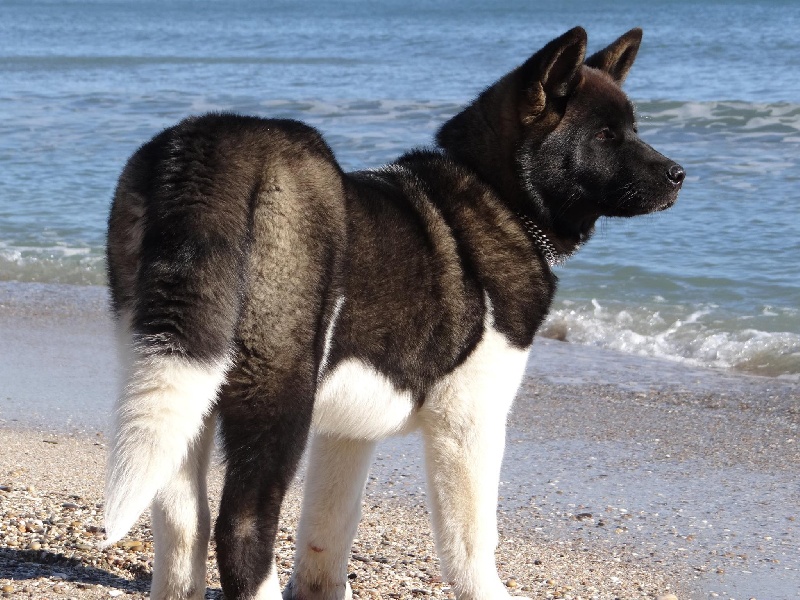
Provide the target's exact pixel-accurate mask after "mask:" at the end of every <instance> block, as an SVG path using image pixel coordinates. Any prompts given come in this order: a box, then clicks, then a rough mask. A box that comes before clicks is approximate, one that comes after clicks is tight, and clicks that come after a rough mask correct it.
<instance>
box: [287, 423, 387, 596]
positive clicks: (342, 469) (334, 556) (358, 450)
mask: <svg viewBox="0 0 800 600" xmlns="http://www.w3.org/2000/svg"><path fill="white" fill-rule="evenodd" d="M374 449H375V442H372V441H367V440H354V439H348V438H342V437H338V436H331V435H325V434H317V435H316V436H315V437H314V439H313V441H312V442H311V449H310V451H309V460H308V472H307V473H306V482H305V489H304V493H303V511H302V515H301V516H300V525H299V527H298V530H297V552H296V554H295V564H294V573H293V574H292V579H291V581H290V582H289V585H288V586H287V588H286V590H285V591H284V594H283V597H284V599H285V600H300V599H303V600H349V599H350V598H351V597H352V591H351V589H350V584H349V582H348V581H347V561H348V559H349V558H350V549H351V547H352V545H353V538H354V537H355V534H356V529H357V527H358V522H359V519H360V518H361V499H362V496H363V492H364V482H365V480H366V478H367V473H368V471H369V466H370V462H371V460H372V455H373V452H374Z"/></svg>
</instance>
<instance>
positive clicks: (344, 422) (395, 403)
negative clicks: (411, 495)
mask: <svg viewBox="0 0 800 600" xmlns="http://www.w3.org/2000/svg"><path fill="white" fill-rule="evenodd" d="M526 357H527V350H523V349H519V348H516V347H513V346H512V345H510V344H509V343H508V342H507V340H506V339H505V337H504V336H503V335H502V334H500V333H499V332H497V331H496V330H494V329H493V328H492V327H491V326H487V328H486V329H485V330H484V332H483V336H482V338H481V341H480V342H479V343H478V344H477V345H476V346H475V348H474V349H473V350H472V352H471V353H470V354H469V356H468V357H467V359H466V360H465V361H464V362H463V363H462V364H461V365H459V366H458V367H456V368H455V369H453V370H452V371H449V372H447V373H442V374H441V376H440V377H439V378H438V379H437V380H436V381H434V382H432V385H431V386H430V388H429V389H430V393H429V394H428V396H427V397H426V398H425V399H424V402H423V405H422V406H423V409H424V408H425V407H428V408H434V407H437V406H438V407H440V408H442V407H443V406H444V405H447V406H448V408H447V409H445V412H451V411H456V412H460V413H463V412H464V411H467V412H472V411H477V413H482V412H483V411H484V410H486V409H488V408H489V407H492V410H495V411H498V410H499V411H501V412H506V411H507V410H508V408H509V407H510V405H511V402H512V400H513V398H514V395H515V394H516V391H517V388H518V385H519V381H520V380H521V378H522V373H523V371H524V368H525V361H526ZM442 403H444V405H443V404H442ZM459 404H461V406H459ZM501 405H502V406H501ZM419 410H420V408H419V406H418V403H417V402H415V399H414V397H413V394H412V393H411V391H410V390H404V389H399V388H397V387H396V386H395V385H394V384H393V383H392V381H391V380H390V379H389V378H388V377H387V376H385V375H384V374H382V373H381V370H380V367H379V366H376V365H372V364H369V363H366V362H364V361H363V360H360V359H357V358H346V359H344V360H341V361H339V362H338V363H336V364H335V365H331V368H330V369H328V370H326V371H325V372H324V373H323V375H322V377H321V380H320V383H319V387H318V390H317V395H316V398H315V403H314V417H313V424H312V427H313V429H314V431H315V432H316V433H322V434H326V435H334V436H343V437H350V438H356V439H370V440H380V439H383V438H386V437H390V436H392V435H396V434H403V433H408V432H410V431H412V430H414V429H416V428H417V426H418V424H419V423H418V417H419ZM436 410H437V411H438V409H436ZM443 417H446V415H443Z"/></svg>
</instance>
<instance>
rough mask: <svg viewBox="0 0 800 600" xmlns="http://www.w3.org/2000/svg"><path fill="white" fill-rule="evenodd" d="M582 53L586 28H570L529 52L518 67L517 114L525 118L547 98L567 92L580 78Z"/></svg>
mask: <svg viewBox="0 0 800 600" xmlns="http://www.w3.org/2000/svg"><path fill="white" fill-rule="evenodd" d="M585 55H586V30H584V29H583V27H575V28H574V29H570V30H569V31H568V32H567V33H565V34H564V35H562V36H560V37H558V38H556V39H554V40H553V41H552V42H550V43H549V44H547V45H546V46H545V47H544V48H542V49H541V50H539V51H538V52H537V53H536V54H534V55H533V56H531V57H530V58H529V59H528V60H527V61H526V62H525V64H523V65H522V66H521V67H520V69H519V74H520V76H521V77H522V80H521V88H522V93H523V96H522V106H521V107H520V108H521V111H520V112H521V115H520V116H521V117H522V120H523V121H525V122H529V121H531V120H532V119H534V118H536V116H537V115H538V114H539V113H541V112H542V111H543V110H544V108H545V104H546V102H547V100H548V99H558V98H565V97H567V96H569V95H570V94H571V93H572V91H573V90H574V89H575V87H576V86H577V85H578V83H579V81H580V72H581V65H583V59H584V56H585Z"/></svg>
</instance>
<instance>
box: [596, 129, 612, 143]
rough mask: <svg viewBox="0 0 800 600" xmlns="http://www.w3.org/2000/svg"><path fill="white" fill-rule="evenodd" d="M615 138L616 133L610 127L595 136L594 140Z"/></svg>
mask: <svg viewBox="0 0 800 600" xmlns="http://www.w3.org/2000/svg"><path fill="white" fill-rule="evenodd" d="M615 137H616V136H615V135H614V132H613V131H611V130H610V129H609V128H608V127H603V129H601V130H600V131H598V132H597V133H595V134H594V139H596V140H601V141H606V140H613V139H614V138H615Z"/></svg>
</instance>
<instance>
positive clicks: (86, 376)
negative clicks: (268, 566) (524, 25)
mask: <svg viewBox="0 0 800 600" xmlns="http://www.w3.org/2000/svg"><path fill="white" fill-rule="evenodd" d="M104 307H105V292H104V290H102V289H99V288H78V287H76V288H72V287H69V286H37V285H24V286H20V285H18V284H17V285H14V284H0V382H1V383H0V528H1V529H0V593H2V594H3V595H5V596H8V597H20V598H25V597H33V598H42V597H65V598H69V597H75V598H108V597H113V596H114V595H117V594H118V593H120V595H122V594H124V595H126V596H128V597H135V598H140V597H143V593H144V590H146V587H147V580H148V575H149V572H150V566H151V564H152V562H151V561H152V545H151V536H150V532H149V529H148V526H149V525H148V520H147V518H146V517H145V518H143V519H142V520H141V521H140V524H139V525H138V526H137V529H136V530H134V531H133V532H132V533H131V536H130V538H129V540H128V544H127V546H125V547H117V548H113V549H111V550H109V551H100V550H99V549H97V547H96V542H97V540H99V539H100V538H101V537H102V532H101V531H100V528H101V526H102V522H101V520H102V517H101V512H102V511H101V507H102V504H101V503H102V475H103V461H104V457H105V450H106V448H105V444H106V438H105V435H104V434H103V429H104V428H105V424H106V421H107V415H108V413H109V410H110V406H111V403H112V401H113V396H114V393H115V389H116V381H115V378H116V366H115V362H114V342H113V336H112V334H111V329H110V325H109V322H108V318H107V317H106V315H105V312H104ZM799 425H800V403H798V395H797V384H795V383H793V382H788V381H781V380H777V379H764V378H755V377H747V376H741V375H735V374H729V373H719V372H715V371H708V370H701V369H692V368H688V367H685V366H681V365H677V364H673V363H667V362H663V361H658V360H652V359H645V358H637V357H630V356H626V355H621V354H618V353H614V352H608V351H602V350H598V349H593V348H587V347H581V346H576V345H572V344H569V343H562V342H556V341H553V340H545V339H542V340H538V341H537V342H536V344H535V347H534V350H533V352H532V355H531V360H530V362H529V367H528V374H527V377H526V380H525V382H524V384H523V387H522V390H521V392H520V395H519V397H518V400H517V404H516V407H515V410H514V413H513V415H512V417H511V420H510V429H509V434H508V440H507V452H506V458H505V461H504V470H503V474H502V485H501V489H500V493H501V504H500V524H501V543H500V547H499V549H498V561H499V563H500V570H501V573H502V576H503V578H504V581H507V582H509V584H510V588H509V589H510V591H511V593H512V594H515V595H527V596H530V597H533V598H550V597H552V598H572V599H574V600H576V599H578V598H586V599H588V598H603V599H605V598H609V599H611V598H625V599H629V598H656V597H658V596H661V595H666V594H675V595H676V596H677V597H678V598H680V599H681V600H683V599H686V598H728V599H730V598H733V599H735V600H741V599H744V600H747V599H748V598H757V599H759V600H784V599H785V600H789V599H795V598H796V597H797V590H798V589H800V530H799V529H798V519H800V487H798V473H800V432H798V426H799ZM219 478H220V469H219V467H217V468H216V469H215V471H214V473H213V474H212V486H211V489H212V503H213V502H215V501H216V498H218V495H219ZM297 506H298V488H297V486H296V487H295V488H294V489H293V490H292V492H291V493H290V497H289V499H288V501H287V508H286V511H285V513H286V517H285V519H284V521H285V522H284V524H283V530H282V531H281V535H280V539H279V543H278V556H279V566H280V568H279V570H280V572H281V577H282V579H283V580H284V581H285V579H286V577H288V574H289V573H290V570H291V556H292V542H293V532H294V527H295V520H296V516H297ZM209 568H210V571H209V597H216V596H217V593H218V588H219V581H218V577H217V574H216V571H215V567H214V563H213V545H212V555H211V558H210V561H209ZM350 573H351V578H352V584H353V589H354V592H355V593H356V594H357V595H358V597H362V598H371V597H374V598H377V597H386V598H390V597H391V598H406V597H408V598H411V597H448V595H449V588H448V586H447V584H446V582H442V581H441V578H440V574H439V572H438V562H437V560H436V558H435V553H434V549H433V546H432V541H431V536H430V528H429V525H428V521H427V514H426V508H425V490H424V482H423V473H422V456H421V452H420V444H419V440H418V439H417V437H416V436H410V437H407V438H400V439H393V440H389V441H387V442H385V443H383V444H381V445H380V446H379V451H378V455H377V456H376V460H375V466H374V468H373V470H372V473H371V475H370V480H369V484H368V487H367V498H366V501H365V515H364V519H363V521H362V526H361V529H360V530H359V534H358V539H357V542H356V544H355V545H354V549H353V559H352V560H351V562H350Z"/></svg>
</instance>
